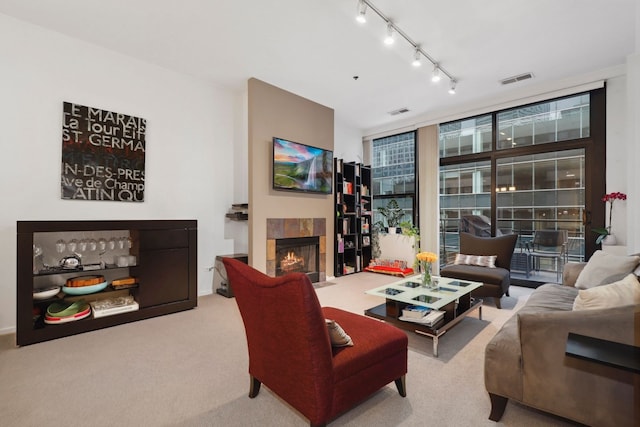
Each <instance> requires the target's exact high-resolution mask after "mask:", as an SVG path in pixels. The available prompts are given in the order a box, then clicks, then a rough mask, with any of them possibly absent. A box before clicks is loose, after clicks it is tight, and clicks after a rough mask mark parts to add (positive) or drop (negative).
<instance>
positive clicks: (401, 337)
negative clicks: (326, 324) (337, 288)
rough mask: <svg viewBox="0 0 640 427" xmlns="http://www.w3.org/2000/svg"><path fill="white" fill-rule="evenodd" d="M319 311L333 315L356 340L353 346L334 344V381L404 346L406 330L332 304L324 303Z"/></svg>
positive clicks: (393, 353) (379, 360)
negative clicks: (324, 305) (325, 304)
mask: <svg viewBox="0 0 640 427" xmlns="http://www.w3.org/2000/svg"><path fill="white" fill-rule="evenodd" d="M322 311H323V312H324V315H325V317H326V318H327V319H334V320H335V321H336V322H338V323H339V324H340V325H341V326H342V327H343V328H344V330H345V331H348V333H349V335H350V336H351V339H352V340H353V342H354V343H356V345H354V346H353V347H334V348H333V368H334V381H335V382H338V381H340V380H341V379H344V378H346V377H349V376H352V375H356V374H357V373H359V372H360V371H362V370H363V369H364V367H366V366H371V365H375V364H377V363H382V362H383V361H385V360H387V359H389V358H391V357H392V356H393V355H395V354H397V353H399V352H403V351H404V352H406V350H407V345H408V338H407V334H406V333H404V332H403V331H401V330H400V329H398V328H396V327H395V326H392V325H389V324H387V323H383V322H380V321H378V320H374V319H371V318H368V317H365V316H362V315H359V314H355V313H350V312H347V311H344V310H340V309H337V308H333V307H323V308H322Z"/></svg>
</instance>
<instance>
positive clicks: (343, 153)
mask: <svg viewBox="0 0 640 427" xmlns="http://www.w3.org/2000/svg"><path fill="white" fill-rule="evenodd" d="M333 156H334V157H337V158H339V159H343V160H344V161H345V162H358V163H363V164H365V165H368V164H369V160H368V159H364V158H363V155H362V131H361V130H360V129H355V128H353V127H350V126H348V125H346V124H344V123H343V122H341V121H340V119H339V118H338V117H336V118H335V121H334V142H333Z"/></svg>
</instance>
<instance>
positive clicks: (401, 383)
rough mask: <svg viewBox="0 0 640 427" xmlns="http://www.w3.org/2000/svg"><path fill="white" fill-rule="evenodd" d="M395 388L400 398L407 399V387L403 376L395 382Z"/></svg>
mask: <svg viewBox="0 0 640 427" xmlns="http://www.w3.org/2000/svg"><path fill="white" fill-rule="evenodd" d="M396 387H397V389H398V393H400V396H402V397H407V385H406V383H405V376H404V375H403V376H401V377H400V378H398V379H397V380H396Z"/></svg>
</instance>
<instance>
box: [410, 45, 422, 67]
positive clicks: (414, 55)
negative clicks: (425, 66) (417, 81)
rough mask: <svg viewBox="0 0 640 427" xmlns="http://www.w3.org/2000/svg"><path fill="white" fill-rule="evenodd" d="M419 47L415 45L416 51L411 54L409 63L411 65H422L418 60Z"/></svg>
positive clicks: (419, 55)
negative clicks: (411, 59)
mask: <svg viewBox="0 0 640 427" xmlns="http://www.w3.org/2000/svg"><path fill="white" fill-rule="evenodd" d="M420 57H421V54H420V48H419V47H416V51H415V53H414V54H413V62H412V63H411V65H413V66H414V67H419V66H420V65H422V62H421V61H420Z"/></svg>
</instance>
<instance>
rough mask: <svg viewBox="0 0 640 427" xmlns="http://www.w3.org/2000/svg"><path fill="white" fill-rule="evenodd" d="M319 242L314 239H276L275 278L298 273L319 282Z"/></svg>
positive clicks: (316, 238) (317, 239)
mask: <svg viewBox="0 0 640 427" xmlns="http://www.w3.org/2000/svg"><path fill="white" fill-rule="evenodd" d="M319 254H320V242H319V238H318V237H317V236H315V237H295V238H288V239H276V276H283V275H285V274H287V273H292V272H298V273H305V274H307V276H309V279H310V280H311V282H317V281H319V277H320V272H319V268H318V267H319Z"/></svg>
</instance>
